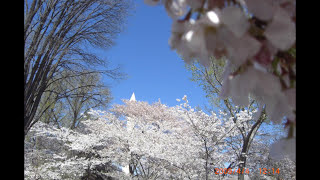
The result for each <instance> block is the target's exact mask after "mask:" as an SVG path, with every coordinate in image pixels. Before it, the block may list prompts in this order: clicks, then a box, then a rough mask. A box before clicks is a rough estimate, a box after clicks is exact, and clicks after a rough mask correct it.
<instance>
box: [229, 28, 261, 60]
mask: <svg viewBox="0 0 320 180" xmlns="http://www.w3.org/2000/svg"><path fill="white" fill-rule="evenodd" d="M230 38H231V37H230ZM228 43H230V44H229V45H226V46H227V50H228V53H229V58H230V60H232V62H233V63H235V64H237V65H241V64H243V63H244V62H246V61H247V60H248V58H251V57H253V56H254V55H256V53H258V51H259V49H260V47H261V43H260V42H259V41H257V40H256V39H254V38H253V37H251V36H249V35H247V34H246V35H244V36H243V37H241V38H235V39H234V40H233V41H231V42H228Z"/></svg>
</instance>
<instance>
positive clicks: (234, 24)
mask: <svg viewBox="0 0 320 180" xmlns="http://www.w3.org/2000/svg"><path fill="white" fill-rule="evenodd" d="M221 22H222V23H223V24H225V25H226V26H227V27H228V29H229V30H230V31H232V32H233V33H234V34H235V35H236V37H238V38H240V37H241V36H242V35H243V34H244V33H245V32H246V31H247V30H248V28H249V22H248V21H247V18H246V17H245V15H244V13H243V12H242V11H241V9H240V8H237V7H234V6H230V7H227V8H225V9H223V10H222V13H221Z"/></svg>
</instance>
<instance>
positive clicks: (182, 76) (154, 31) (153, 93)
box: [106, 0, 207, 107]
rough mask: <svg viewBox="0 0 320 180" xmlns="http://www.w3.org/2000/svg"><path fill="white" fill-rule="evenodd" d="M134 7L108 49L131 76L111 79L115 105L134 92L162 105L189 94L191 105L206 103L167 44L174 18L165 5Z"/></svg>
mask: <svg viewBox="0 0 320 180" xmlns="http://www.w3.org/2000/svg"><path fill="white" fill-rule="evenodd" d="M134 2H135V6H136V7H135V10H134V12H133V13H132V15H131V16H129V18H128V20H127V25H126V29H125V31H124V32H122V33H121V34H120V35H119V37H118V39H117V40H116V45H115V46H114V47H112V48H110V49H109V50H108V51H107V52H106V57H107V58H108V59H109V61H111V64H112V65H114V66H115V65H118V64H119V65H121V67H122V69H121V70H122V72H125V73H127V75H128V79H126V80H123V81H119V82H112V83H111V91H112V94H113V97H114V100H113V101H112V104H114V103H117V104H119V103H120V104H122V102H121V99H129V98H130V97H131V94H132V92H134V93H135V96H136V99H137V100H138V101H147V102H149V103H152V102H156V101H158V98H160V99H161V102H162V103H163V104H167V105H169V106H174V105H177V104H178V102H177V101H176V99H177V98H180V99H181V98H182V97H183V95H187V96H188V100H189V103H190V105H191V106H192V107H195V106H197V105H199V106H203V104H204V103H206V102H207V101H206V99H205V97H204V92H203V91H202V89H201V87H199V86H198V85H197V84H196V83H195V82H191V81H190V80H189V78H190V77H191V73H190V72H188V71H187V70H186V69H185V67H184V62H183V60H182V59H181V58H180V57H179V55H178V54H177V53H176V52H175V51H172V50H171V49H170V47H169V45H168V40H169V37H170V34H171V32H170V29H171V23H172V20H171V19H170V17H169V16H168V15H167V14H166V11H165V9H164V7H163V6H155V7H151V6H147V5H145V4H144V3H143V0H135V1H134Z"/></svg>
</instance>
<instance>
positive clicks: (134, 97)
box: [130, 92, 136, 101]
mask: <svg viewBox="0 0 320 180" xmlns="http://www.w3.org/2000/svg"><path fill="white" fill-rule="evenodd" d="M130 101H136V96H135V95H134V92H133V93H132V95H131V98H130Z"/></svg>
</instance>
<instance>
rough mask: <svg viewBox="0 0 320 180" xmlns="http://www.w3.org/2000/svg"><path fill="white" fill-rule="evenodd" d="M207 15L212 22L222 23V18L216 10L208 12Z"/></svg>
mask: <svg viewBox="0 0 320 180" xmlns="http://www.w3.org/2000/svg"><path fill="white" fill-rule="evenodd" d="M206 17H207V18H208V19H209V20H210V22H212V23H213V24H219V23H220V19H219V17H218V15H217V13H216V12H214V11H209V12H207V13H206Z"/></svg>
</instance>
